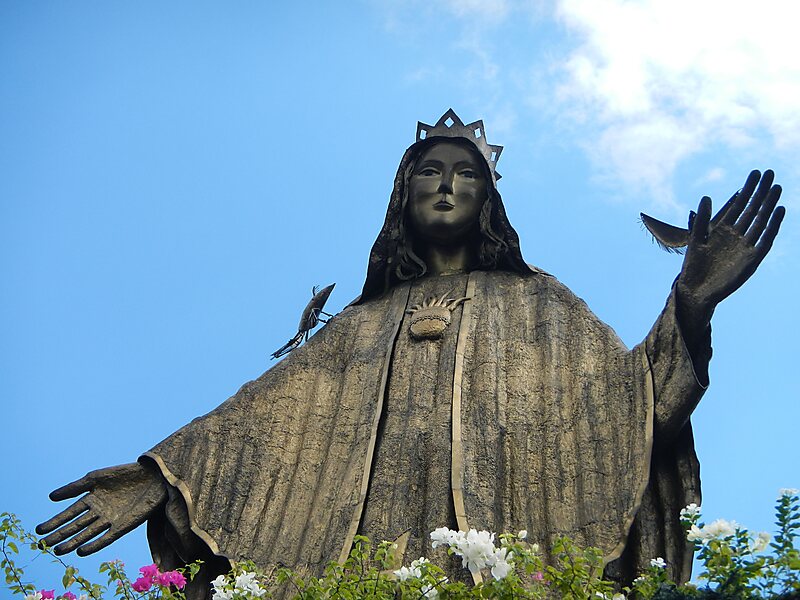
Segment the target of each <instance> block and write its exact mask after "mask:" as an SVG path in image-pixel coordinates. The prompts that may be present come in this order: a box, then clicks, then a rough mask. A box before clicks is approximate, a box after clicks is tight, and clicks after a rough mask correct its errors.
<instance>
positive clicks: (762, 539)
mask: <svg viewBox="0 0 800 600" xmlns="http://www.w3.org/2000/svg"><path fill="white" fill-rule="evenodd" d="M770 539H771V538H770V535H769V534H768V533H767V532H766V531H762V532H761V533H759V534H758V536H756V539H754V540H753V542H752V543H751V544H750V550H751V551H752V552H763V551H764V550H766V549H767V546H768V545H769V541H770Z"/></svg>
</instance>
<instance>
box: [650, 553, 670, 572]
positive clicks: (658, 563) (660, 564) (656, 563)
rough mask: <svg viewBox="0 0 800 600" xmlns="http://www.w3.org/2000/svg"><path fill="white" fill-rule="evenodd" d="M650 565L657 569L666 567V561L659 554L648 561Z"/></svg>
mask: <svg viewBox="0 0 800 600" xmlns="http://www.w3.org/2000/svg"><path fill="white" fill-rule="evenodd" d="M650 566H651V567H656V568H657V569H666V568H667V561H665V560H664V559H663V558H661V557H660V556H659V557H658V558H654V559H652V560H651V561H650Z"/></svg>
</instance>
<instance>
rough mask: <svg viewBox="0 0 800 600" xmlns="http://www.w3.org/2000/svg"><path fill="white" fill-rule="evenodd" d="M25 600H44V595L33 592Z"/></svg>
mask: <svg viewBox="0 0 800 600" xmlns="http://www.w3.org/2000/svg"><path fill="white" fill-rule="evenodd" d="M25 600H42V593H41V592H33V593H32V594H26V595H25Z"/></svg>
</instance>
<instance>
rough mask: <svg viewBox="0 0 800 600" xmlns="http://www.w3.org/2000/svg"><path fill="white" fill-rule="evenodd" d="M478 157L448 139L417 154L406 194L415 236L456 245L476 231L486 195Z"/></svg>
mask: <svg viewBox="0 0 800 600" xmlns="http://www.w3.org/2000/svg"><path fill="white" fill-rule="evenodd" d="M479 160H480V159H479V158H478V157H477V156H475V155H474V154H473V153H472V152H470V151H469V150H468V149H467V148H465V147H464V146H462V145H460V144H455V143H449V142H442V143H439V144H436V145H435V146H432V147H430V148H428V149H427V150H426V151H425V152H424V153H423V154H422V156H420V158H419V160H418V161H417V165H416V167H415V168H414V172H413V174H412V175H411V181H410V182H409V193H408V217H409V219H410V222H411V227H412V229H413V231H414V234H415V235H416V237H417V238H419V239H421V240H423V241H427V242H433V243H436V244H445V245H446V244H455V243H458V242H461V241H463V240H464V239H465V238H466V237H468V236H469V235H470V234H471V233H472V232H474V231H475V230H476V227H477V223H478V215H479V214H480V212H481V208H482V207H483V203H484V202H485V201H486V196H487V193H486V178H485V177H484V175H483V168H482V165H481V164H480V163H479V162H478V161H479Z"/></svg>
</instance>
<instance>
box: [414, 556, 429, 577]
mask: <svg viewBox="0 0 800 600" xmlns="http://www.w3.org/2000/svg"><path fill="white" fill-rule="evenodd" d="M430 562H431V561H429V560H428V559H427V558H425V557H424V556H420V557H419V558H418V559H417V560H413V561H411V568H412V569H417V570H419V567H421V566H422V565H425V564H430ZM417 577H419V575H417Z"/></svg>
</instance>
